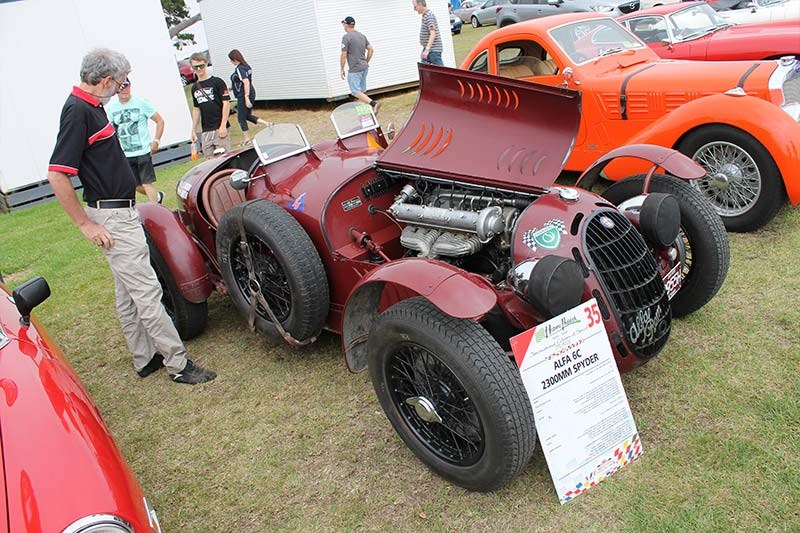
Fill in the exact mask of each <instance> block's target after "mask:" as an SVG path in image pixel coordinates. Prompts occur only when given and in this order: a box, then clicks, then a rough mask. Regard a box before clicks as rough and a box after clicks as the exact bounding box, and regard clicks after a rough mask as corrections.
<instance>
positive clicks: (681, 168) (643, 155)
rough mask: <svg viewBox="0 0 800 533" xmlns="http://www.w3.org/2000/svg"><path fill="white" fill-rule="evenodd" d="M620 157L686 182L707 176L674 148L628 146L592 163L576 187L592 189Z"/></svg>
mask: <svg viewBox="0 0 800 533" xmlns="http://www.w3.org/2000/svg"><path fill="white" fill-rule="evenodd" d="M618 157H633V158H636V159H644V160H645V161H650V162H651V163H653V165H657V166H659V167H661V168H663V169H664V170H666V171H667V172H669V173H670V174H672V175H674V176H677V177H679V178H681V179H685V180H694V179H698V178H702V177H703V176H705V174H706V171H705V169H704V168H703V167H701V166H700V165H698V164H697V163H695V162H694V160H692V158H690V157H687V156H685V155H683V154H682V153H680V152H678V151H677V150H673V149H672V148H665V147H663V146H656V145H654V144H628V145H625V146H622V147H620V148H616V149H614V150H611V151H610V152H607V153H606V154H605V155H604V156H602V157H601V158H600V159H598V160H597V161H595V162H594V163H592V166H590V167H589V168H588V169H587V170H586V171H585V172H584V173H583V174H581V176H580V177H579V178H578V181H577V182H576V183H575V186H576V187H582V188H584V189H591V188H592V186H593V185H594V184H595V182H596V181H597V178H599V177H600V173H601V172H602V171H603V169H605V168H606V166H608V164H609V163H611V161H612V160H613V159H616V158H618Z"/></svg>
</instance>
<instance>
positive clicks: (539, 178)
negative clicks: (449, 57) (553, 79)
mask: <svg viewBox="0 0 800 533" xmlns="http://www.w3.org/2000/svg"><path fill="white" fill-rule="evenodd" d="M419 74H420V75H419V79H420V92H419V97H418V99H417V103H416V105H415V106H414V110H413V111H412V112H411V116H410V117H409V119H408V121H407V122H406V124H405V126H404V127H403V129H402V130H401V131H400V133H399V134H397V136H396V137H395V139H394V140H393V141H392V143H391V144H390V145H389V147H388V148H387V149H386V150H385V151H384V152H383V154H381V156H380V157H379V158H378V160H377V163H376V164H377V166H378V167H379V168H383V169H386V170H395V171H401V172H410V173H414V174H423V175H426V176H434V177H440V178H445V179H458V180H460V181H471V182H474V183H479V184H483V185H492V186H503V187H509V186H513V187H515V188H523V189H536V190H541V189H543V188H545V187H548V186H550V185H551V184H552V183H553V182H554V181H555V179H556V177H558V175H559V173H560V172H561V169H562V168H563V166H564V162H565V161H566V160H567V156H569V153H570V152H571V150H572V146H573V142H574V140H575V136H576V134H577V132H578V126H579V124H580V113H581V105H580V93H579V92H577V91H572V90H569V89H562V88H557V87H548V86H545V85H539V84H536V83H531V82H525V81H518V80H513V79H510V78H503V77H500V76H493V75H490V74H483V73H479V72H470V71H466V70H459V69H452V68H446V67H439V66H434V65H423V64H420V65H419Z"/></svg>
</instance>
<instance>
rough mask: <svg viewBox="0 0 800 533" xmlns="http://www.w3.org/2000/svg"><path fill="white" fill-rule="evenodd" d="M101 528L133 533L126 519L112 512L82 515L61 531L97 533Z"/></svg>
mask: <svg viewBox="0 0 800 533" xmlns="http://www.w3.org/2000/svg"><path fill="white" fill-rule="evenodd" d="M101 528H107V529H106V531H115V530H116V531H119V532H120V533H134V529H133V526H132V525H131V524H130V523H128V521H127V520H124V519H122V518H120V517H118V516H115V515H112V514H93V515H89V516H84V517H83V518H79V519H78V520H76V521H74V522H73V523H71V524H70V525H68V526H67V527H66V528H64V531H63V533H97V532H98V531H102V530H101Z"/></svg>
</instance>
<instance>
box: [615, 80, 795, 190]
mask: <svg viewBox="0 0 800 533" xmlns="http://www.w3.org/2000/svg"><path fill="white" fill-rule="evenodd" d="M712 124H725V125H728V126H731V127H734V128H737V129H739V130H742V131H745V132H747V133H748V134H750V135H751V136H753V137H754V138H755V139H756V140H758V142H760V143H761V144H762V145H763V146H764V148H766V149H767V151H768V152H769V153H770V155H771V156H772V159H773V160H774V161H775V164H776V165H777V166H778V169H779V170H780V172H781V176H782V177H783V183H784V186H785V187H786V192H787V194H788V196H789V201H790V202H791V203H792V205H797V204H798V203H800V180H798V179H796V178H793V176H794V174H795V173H796V172H797V162H798V161H800V124H798V123H797V122H795V121H794V120H792V117H791V116H789V114H788V113H786V112H785V111H783V110H782V109H780V108H779V107H778V106H776V105H775V104H773V103H771V102H767V101H766V100H761V99H760V98H756V97H753V96H730V95H726V94H714V95H711V96H706V97H703V98H698V99H697V100H692V101H691V102H687V103H686V104H684V105H682V106H681V107H679V108H678V109H676V110H674V111H672V112H670V113H669V114H667V115H665V116H664V117H663V118H661V119H660V120H657V121H655V122H653V123H652V124H651V125H650V126H648V127H647V128H645V129H644V130H642V131H640V132H639V133H638V134H637V135H635V136H634V137H632V138H630V139H628V140H627V141H626V144H640V143H649V144H657V145H660V146H668V147H672V148H676V147H677V146H678V145H679V144H680V141H681V139H683V137H685V136H686V135H687V134H688V133H690V132H692V131H693V130H695V129H697V128H700V127H703V126H709V125H712ZM645 167H646V164H645V165H643V164H642V162H640V161H635V160H632V159H622V160H617V161H614V162H613V163H611V164H610V165H609V166H608V167H606V169H605V173H606V175H607V176H608V177H609V178H610V179H612V180H615V181H617V180H620V179H623V178H625V177H627V176H630V175H631V174H637V173H642V172H645V171H646V170H647V168H645Z"/></svg>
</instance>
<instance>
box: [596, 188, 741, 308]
mask: <svg viewBox="0 0 800 533" xmlns="http://www.w3.org/2000/svg"><path fill="white" fill-rule="evenodd" d="M644 178H645V176H644V174H638V175H635V176H630V177H628V178H626V179H624V180H622V181H618V182H617V183H614V184H613V185H611V186H610V187H609V188H608V189H606V190H605V192H604V193H603V197H604V198H605V199H607V200H608V201H610V202H612V203H613V204H614V205H619V204H621V203H622V202H623V201H625V200H627V199H629V198H632V197H634V196H637V195H639V194H641V192H642V186H643V185H644ZM649 190H650V192H660V193H667V194H671V195H672V196H674V197H675V199H676V200H678V205H679V206H680V209H681V230H680V234H679V236H678V239H677V245H678V246H677V248H678V250H679V252H680V256H681V257H679V259H680V260H681V262H682V263H683V268H682V272H681V288H680V290H679V291H678V292H677V294H675V296H674V297H673V298H672V300H671V301H670V305H671V307H672V315H673V316H675V317H682V316H686V315H688V314H689V313H693V312H694V311H697V310H698V309H700V308H701V307H703V306H704V305H705V304H707V303H708V302H709V301H710V300H711V298H713V297H714V295H715V294H717V292H718V291H719V289H720V287H722V283H723V282H724V281H725V277H726V276H727V275H728V266H729V264H730V247H729V243H728V234H727V233H725V227H724V226H723V224H722V221H721V220H720V217H719V215H717V213H716V212H715V211H714V208H713V207H712V206H711V204H709V203H708V202H706V201H705V200H704V199H703V197H702V195H701V194H700V193H699V192H698V191H697V190H696V189H695V188H694V187H692V186H691V185H690V184H689V183H687V182H685V181H683V180H680V179H678V178H675V177H673V176H665V175H663V174H654V175H653V177H652V180H651V181H650V189H649ZM657 261H658V259H657Z"/></svg>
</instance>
